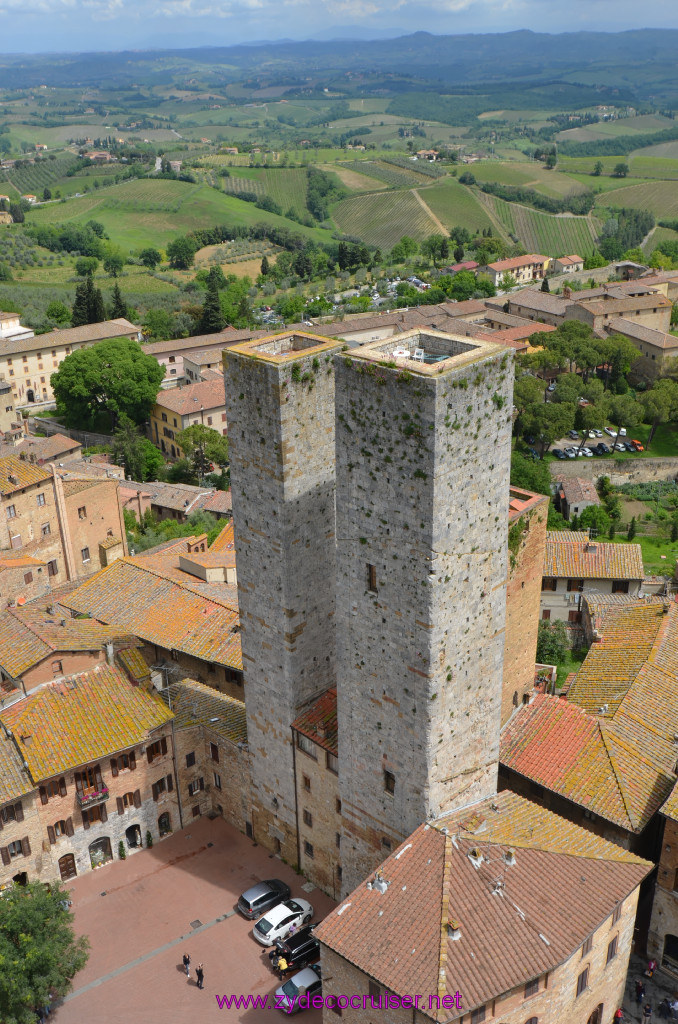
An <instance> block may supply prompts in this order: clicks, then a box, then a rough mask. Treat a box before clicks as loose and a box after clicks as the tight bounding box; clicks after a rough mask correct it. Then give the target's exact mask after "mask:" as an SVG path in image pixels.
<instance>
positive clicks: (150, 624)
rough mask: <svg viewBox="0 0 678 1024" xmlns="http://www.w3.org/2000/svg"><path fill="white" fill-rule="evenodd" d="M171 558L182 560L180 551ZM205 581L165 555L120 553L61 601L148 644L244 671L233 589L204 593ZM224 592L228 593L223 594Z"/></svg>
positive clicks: (220, 586) (217, 588)
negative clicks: (168, 565)
mask: <svg viewBox="0 0 678 1024" xmlns="http://www.w3.org/2000/svg"><path fill="white" fill-rule="evenodd" d="M171 557H172V558H173V559H178V552H177V551H176V550H174V551H172V553H171ZM207 586H209V584H202V583H201V581H200V580H197V579H194V578H193V577H191V576H189V575H188V574H187V573H181V571H180V570H178V569H177V570H173V569H167V568H165V566H164V565H163V559H162V554H161V555H158V556H148V557H143V556H139V557H137V558H119V559H117V560H116V561H115V562H113V564H112V565H110V566H108V567H107V568H106V569H102V570H101V571H100V572H98V573H95V574H94V575H93V576H91V577H90V578H89V579H88V580H86V581H85V582H84V583H82V584H81V585H80V586H79V587H78V588H77V589H76V590H74V591H73V592H72V593H71V594H67V595H66V596H65V597H64V598H63V599H62V600H61V603H62V604H63V605H64V607H66V608H70V609H72V610H73V611H77V612H81V613H87V614H89V615H91V616H92V617H93V618H95V619H99V620H100V621H102V622H107V623H115V625H117V626H118V627H121V628H124V629H125V630H128V631H129V632H130V633H133V634H134V635H135V636H138V637H141V639H142V640H145V641H146V642H147V643H151V644H155V645H156V646H158V647H163V648H165V649H166V650H177V651H182V652H183V653H185V654H190V655H193V656H194V657H196V658H201V659H202V660H205V661H214V662H216V663H217V664H219V665H224V666H227V667H229V668H235V669H239V670H242V651H241V646H240V619H239V615H238V608H237V604H234V602H233V598H232V596H231V594H232V593H233V588H231V589H227V588H226V585H225V584H215V585H213V587H212V590H211V591H210V593H211V594H212V595H213V596H212V597H205V596H204V595H203V593H202V592H201V587H207ZM219 592H221V593H223V594H225V595H226V594H227V595H228V598H227V597H224V598H221V599H220V598H219V597H217V596H216V595H217V594H218V593H219Z"/></svg>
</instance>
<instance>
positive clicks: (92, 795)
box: [78, 786, 109, 807]
mask: <svg viewBox="0 0 678 1024" xmlns="http://www.w3.org/2000/svg"><path fill="white" fill-rule="evenodd" d="M108 796H109V794H108V786H98V787H97V788H96V789H94V788H90V789H83V791H82V793H78V803H79V804H80V806H81V807H96V805H97V804H102V803H103V802H104V801H105V800H108Z"/></svg>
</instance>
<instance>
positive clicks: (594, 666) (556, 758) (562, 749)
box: [500, 602, 678, 833]
mask: <svg viewBox="0 0 678 1024" xmlns="http://www.w3.org/2000/svg"><path fill="white" fill-rule="evenodd" d="M603 709H605V710H603ZM587 712H588V714H587ZM677 734H678V605H676V604H673V605H671V607H670V608H669V609H668V611H664V607H663V605H658V604H656V603H651V604H648V605H646V604H645V603H641V602H637V603H636V605H635V606H618V607H612V608H610V609H609V611H608V613H607V614H606V616H605V618H604V620H603V639H602V642H599V643H595V644H593V646H592V647H591V650H590V651H589V653H588V655H587V657H586V658H585V660H584V663H583V665H582V667H581V669H580V671H579V673H578V674H577V676H576V678H575V680H574V682H573V683H572V685H571V686H570V688H569V691H568V700H567V703H565V702H563V701H562V700H560V699H559V698H556V697H546V696H540V697H537V698H536V699H535V700H534V701H533V702H532V704H530V705H529V706H527V707H525V708H521V709H520V710H519V711H518V712H517V713H516V714H515V715H514V716H513V718H512V719H511V720H510V722H509V723H508V724H507V726H506V727H505V728H504V730H503V732H502V739H501V753H500V759H501V762H502V764H504V765H505V766H506V767H508V768H511V769H513V770H514V771H517V772H519V773H520V774H521V775H523V776H525V777H526V778H529V779H532V780H533V781H535V782H537V783H538V784H539V785H544V786H546V787H547V788H548V789H550V790H552V791H553V792H556V793H559V794H560V795H561V796H564V797H566V798H567V799H568V800H571V801H573V802H574V803H576V804H579V805H580V806H583V807H585V808H586V809H588V810H591V811H593V812H594V813H596V814H598V815H600V817H603V818H605V819H606V820H608V821H613V822H615V824H617V825H620V826H621V827H624V828H627V829H628V830H629V831H632V832H636V833H639V832H642V831H643V829H644V828H645V827H646V826H647V825H648V823H649V822H650V820H651V818H652V817H653V815H654V814H655V813H656V812H657V811H658V810H659V809H660V807H661V805H662V804H663V803H664V801H665V800H667V799H668V797H669V795H670V793H671V791H672V789H673V787H674V784H675V781H676V776H675V770H674V769H675V766H676V745H675V739H674V737H675V736H676V735H677ZM622 807H623V813H622ZM624 816H625V817H626V822H627V823H625V822H624Z"/></svg>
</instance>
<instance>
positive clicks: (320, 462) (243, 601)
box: [224, 334, 340, 863]
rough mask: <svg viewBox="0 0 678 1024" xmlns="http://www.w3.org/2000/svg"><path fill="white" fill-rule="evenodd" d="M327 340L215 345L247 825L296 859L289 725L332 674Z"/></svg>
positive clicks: (290, 337)
mask: <svg viewBox="0 0 678 1024" xmlns="http://www.w3.org/2000/svg"><path fill="white" fill-rule="evenodd" d="M339 349H340V345H339V344H337V343H336V342H327V341H325V340H324V339H323V338H319V337H314V336H312V335H304V334H281V335H275V336H272V337H268V338H264V339H261V340H259V341H251V342H245V343H244V344H241V345H235V346H234V347H232V348H229V349H227V350H226V351H225V353H224V373H225V385H226V408H227V415H228V425H229V428H228V433H229V440H230V457H231V487H232V492H233V513H234V515H233V518H234V524H235V544H236V555H237V566H238V601H239V605H240V621H241V628H242V651H243V667H244V675H245V704H246V710H247V735H248V743H249V748H250V751H251V754H252V759H251V763H252V789H253V793H252V829H253V835H254V837H255V838H256V839H257V841H258V842H260V843H262V844H263V845H265V846H268V847H269V849H272V850H274V851H277V852H280V853H281V854H282V856H283V857H285V859H287V860H289V861H290V862H291V863H296V861H297V826H296V813H295V781H294V764H293V756H292V754H293V751H292V746H291V739H292V737H291V725H292V722H293V721H294V719H295V718H296V717H297V715H298V713H299V710H300V708H302V707H303V706H304V705H306V704H308V703H309V702H310V701H312V700H314V699H315V698H317V697H318V696H319V695H320V694H321V693H323V692H324V691H325V690H327V689H328V688H329V687H331V686H334V685H335V683H336V676H335V585H334V581H335V575H336V558H335V550H336V545H335V443H334V439H335V411H334V369H335V368H334V361H333V356H334V355H335V353H337V352H338V351H339Z"/></svg>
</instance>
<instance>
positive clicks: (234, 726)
mask: <svg viewBox="0 0 678 1024" xmlns="http://www.w3.org/2000/svg"><path fill="white" fill-rule="evenodd" d="M169 700H170V704H171V708H172V711H173V712H174V715H175V725H176V727H177V728H178V729H190V728H192V727H194V726H196V725H202V726H205V727H206V728H208V729H209V730H210V731H211V732H215V733H217V734H218V735H220V736H223V738H224V739H226V740H230V742H231V743H247V716H246V714H245V705H244V703H243V701H241V700H236V699H235V698H234V697H229V696H228V695H227V694H225V693H220V692H219V691H218V690H215V689H214V687H212V686H205V685H204V684H203V683H199V682H197V681H196V680H195V679H182V681H181V682H180V683H172V684H171V686H170V688H169Z"/></svg>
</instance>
